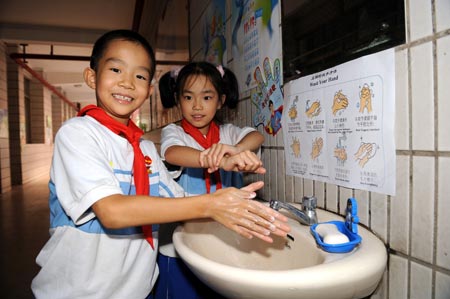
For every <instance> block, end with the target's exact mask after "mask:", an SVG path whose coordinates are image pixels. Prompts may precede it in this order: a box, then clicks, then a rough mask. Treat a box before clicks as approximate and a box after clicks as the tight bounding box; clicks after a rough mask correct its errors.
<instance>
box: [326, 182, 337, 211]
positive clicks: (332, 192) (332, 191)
mask: <svg viewBox="0 0 450 299" xmlns="http://www.w3.org/2000/svg"><path fill="white" fill-rule="evenodd" d="M337 202H338V187H337V186H336V185H334V184H327V210H329V211H332V212H336V213H337V212H338V208H337Z"/></svg>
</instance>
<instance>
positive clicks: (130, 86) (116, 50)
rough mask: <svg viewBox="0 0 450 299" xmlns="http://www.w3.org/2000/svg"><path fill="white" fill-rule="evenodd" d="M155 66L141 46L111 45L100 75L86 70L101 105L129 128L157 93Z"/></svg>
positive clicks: (103, 58) (117, 43)
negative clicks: (152, 72) (136, 113)
mask: <svg viewBox="0 0 450 299" xmlns="http://www.w3.org/2000/svg"><path fill="white" fill-rule="evenodd" d="M151 63H153V62H152V61H150V57H149V55H148V54H147V52H146V51H145V49H144V48H143V47H142V46H141V45H139V44H137V43H134V42H130V41H124V40H114V41H111V42H110V43H109V45H108V48H107V49H106V51H105V52H104V55H103V57H102V58H101V59H100V61H99V63H98V68H97V72H96V71H94V70H92V69H91V68H87V69H86V70H85V80H86V83H87V84H88V85H89V86H90V87H91V88H93V89H95V91H96V96H97V105H98V106H99V107H101V108H102V109H104V110H105V112H106V113H107V114H108V115H110V116H111V117H112V118H114V119H116V120H117V121H119V122H121V123H123V124H127V123H128V120H129V118H130V116H131V114H132V113H133V112H134V111H135V110H137V109H138V108H139V107H140V106H141V105H142V104H143V103H144V101H145V100H146V99H147V98H148V96H149V94H150V93H151V92H152V91H153V86H152V85H151V84H150V80H151V77H150V66H151Z"/></svg>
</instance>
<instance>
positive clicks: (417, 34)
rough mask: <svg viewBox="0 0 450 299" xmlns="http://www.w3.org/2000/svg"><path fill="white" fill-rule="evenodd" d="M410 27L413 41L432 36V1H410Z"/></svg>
mask: <svg viewBox="0 0 450 299" xmlns="http://www.w3.org/2000/svg"><path fill="white" fill-rule="evenodd" d="M409 25H410V37H411V41H415V40H417V39H419V38H422V37H425V36H429V35H431V34H432V31H433V27H432V19H431V1H424V0H410V1H409Z"/></svg>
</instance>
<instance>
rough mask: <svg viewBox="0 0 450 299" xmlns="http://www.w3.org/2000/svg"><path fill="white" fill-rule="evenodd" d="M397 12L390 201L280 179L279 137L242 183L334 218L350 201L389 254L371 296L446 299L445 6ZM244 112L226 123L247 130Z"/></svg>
mask: <svg viewBox="0 0 450 299" xmlns="http://www.w3.org/2000/svg"><path fill="white" fill-rule="evenodd" d="M208 3H209V1H207V0H196V1H195V0H194V1H190V18H191V19H190V24H191V28H190V35H191V56H192V59H193V60H201V59H202V57H201V56H202V49H201V47H202V42H201V36H202V35H201V34H202V31H201V30H202V28H201V25H202V24H201V22H200V21H199V19H200V18H201V16H202V13H203V12H204V11H205V7H206V6H207V4H208ZM405 13H406V16H405V21H406V43H405V44H404V45H401V46H399V47H397V48H396V119H395V122H396V124H395V139H396V152H397V178H396V179H397V187H396V196H393V197H390V196H386V195H383V194H377V193H372V192H366V191H361V190H354V189H348V188H344V187H340V186H336V185H332V184H326V183H322V182H317V181H311V180H307V179H301V178H297V177H291V176H286V175H285V173H284V172H285V161H284V144H283V139H282V132H281V133H279V134H277V136H276V137H275V138H273V137H270V136H268V135H266V142H265V143H264V146H263V154H262V159H263V162H264V164H265V167H266V168H267V170H268V175H264V176H260V177H255V176H253V177H249V178H248V179H249V180H255V179H262V180H264V181H265V183H266V184H265V188H264V190H263V191H262V192H260V196H261V197H263V198H266V199H269V198H271V197H274V198H280V199H285V200H286V201H296V200H298V199H300V198H301V197H302V196H303V195H312V194H313V195H315V196H316V197H317V198H318V203H319V206H320V207H321V208H324V209H326V210H329V211H332V212H336V213H340V214H343V211H344V209H345V202H346V199H347V198H348V197H351V196H353V197H356V198H357V199H358V207H359V211H358V213H359V215H360V221H361V223H362V224H363V225H364V226H366V227H368V228H369V229H371V230H372V231H373V232H374V233H375V234H376V235H378V236H379V237H380V239H381V240H382V241H383V242H384V243H385V244H386V246H387V248H388V249H389V262H388V265H387V268H386V272H385V275H384V277H383V279H382V282H381V283H380V286H379V288H378V289H377V290H376V292H375V293H374V294H373V295H372V296H371V298H389V299H402V298H435V299H449V298H450V133H449V132H450V117H449V115H450V92H449V90H448V86H449V84H450V1H449V0H406V1H405ZM229 21H230V18H228V22H229ZM228 27H229V25H228ZM228 31H229V30H228ZM231 55H232V53H231V51H229V52H228V58H229V59H230V61H229V63H230V64H229V65H231V66H232V63H233V61H232V56H231ZM252 109H254V107H253V105H252V104H251V103H250V100H249V99H248V98H244V99H242V101H241V102H240V104H239V107H238V111H237V112H233V113H229V114H228V119H229V120H230V121H232V122H234V123H236V124H238V125H241V126H251V119H252V115H253V113H254V112H255V111H253V110H252ZM261 132H263V131H262V130H261ZM343 275H345V273H343Z"/></svg>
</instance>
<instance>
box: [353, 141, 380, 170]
mask: <svg viewBox="0 0 450 299" xmlns="http://www.w3.org/2000/svg"><path fill="white" fill-rule="evenodd" d="M377 150H378V146H377V144H376V143H364V142H361V144H360V146H359V148H358V151H357V152H356V154H355V161H359V162H358V164H359V166H361V167H364V165H366V164H367V162H369V160H370V159H372V158H373V157H374V156H375V154H376V153H377Z"/></svg>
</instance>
